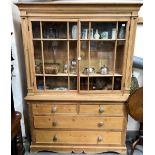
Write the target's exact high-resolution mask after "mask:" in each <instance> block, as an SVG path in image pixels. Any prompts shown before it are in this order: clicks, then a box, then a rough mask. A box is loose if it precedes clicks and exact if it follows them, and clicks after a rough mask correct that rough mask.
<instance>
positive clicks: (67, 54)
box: [31, 20, 78, 91]
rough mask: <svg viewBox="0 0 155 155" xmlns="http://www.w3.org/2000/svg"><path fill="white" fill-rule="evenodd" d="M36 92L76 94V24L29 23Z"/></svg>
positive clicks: (72, 22)
mask: <svg viewBox="0 0 155 155" xmlns="http://www.w3.org/2000/svg"><path fill="white" fill-rule="evenodd" d="M31 29H32V42H33V55H34V65H35V66H34V73H35V75H34V76H35V90H36V91H77V45H78V23H77V21H76V20H74V21H63V20H62V21H61V20H59V21H31Z"/></svg>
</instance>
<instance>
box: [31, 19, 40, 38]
mask: <svg viewBox="0 0 155 155" xmlns="http://www.w3.org/2000/svg"><path fill="white" fill-rule="evenodd" d="M32 33H33V38H41V37H40V22H32Z"/></svg>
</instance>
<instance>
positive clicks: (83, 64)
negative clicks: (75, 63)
mask: <svg viewBox="0 0 155 155" xmlns="http://www.w3.org/2000/svg"><path fill="white" fill-rule="evenodd" d="M88 48H89V44H88V41H81V50H80V56H81V61H80V74H88V72H87V68H89V61H88V60H89V57H88Z"/></svg>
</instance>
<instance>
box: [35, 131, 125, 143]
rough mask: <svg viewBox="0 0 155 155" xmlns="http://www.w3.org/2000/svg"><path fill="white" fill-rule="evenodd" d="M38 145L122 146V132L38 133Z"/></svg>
mask: <svg viewBox="0 0 155 155" xmlns="http://www.w3.org/2000/svg"><path fill="white" fill-rule="evenodd" d="M35 133H36V143H52V144H115V145H121V139H122V133H121V132H108V131H107V132H106V131H46V130H40V131H36V132H35Z"/></svg>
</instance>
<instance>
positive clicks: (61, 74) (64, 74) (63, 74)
mask: <svg viewBox="0 0 155 155" xmlns="http://www.w3.org/2000/svg"><path fill="white" fill-rule="evenodd" d="M35 76H75V77H76V76H77V75H76V74H66V73H58V74H45V75H44V74H35Z"/></svg>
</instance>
